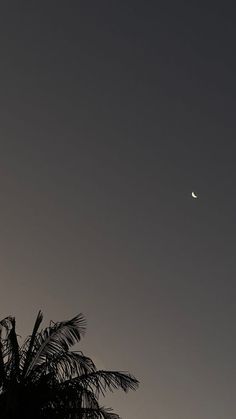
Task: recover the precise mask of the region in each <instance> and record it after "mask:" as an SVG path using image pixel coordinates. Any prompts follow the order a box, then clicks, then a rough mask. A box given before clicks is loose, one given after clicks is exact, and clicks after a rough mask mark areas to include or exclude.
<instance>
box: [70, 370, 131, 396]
mask: <svg viewBox="0 0 236 419" xmlns="http://www.w3.org/2000/svg"><path fill="white" fill-rule="evenodd" d="M71 382H72V383H73V384H74V385H76V384H79V385H82V386H85V387H87V388H89V389H91V390H93V391H95V392H96V394H102V395H103V396H104V395H105V392H106V391H107V390H110V391H113V390H117V389H122V390H123V391H124V392H127V391H128V390H136V389H137V388H138V385H139V381H138V380H137V379H136V378H135V377H133V376H132V375H130V374H128V373H126V372H122V371H104V370H97V371H95V372H92V373H90V374H84V375H81V376H80V377H78V378H74V379H73V380H71Z"/></svg>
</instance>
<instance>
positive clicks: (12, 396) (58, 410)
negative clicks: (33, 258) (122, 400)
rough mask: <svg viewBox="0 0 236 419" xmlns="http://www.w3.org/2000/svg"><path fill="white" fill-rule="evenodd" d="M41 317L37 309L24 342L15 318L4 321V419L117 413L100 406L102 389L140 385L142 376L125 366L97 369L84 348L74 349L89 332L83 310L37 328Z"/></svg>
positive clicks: (0, 379)
mask: <svg viewBox="0 0 236 419" xmlns="http://www.w3.org/2000/svg"><path fill="white" fill-rule="evenodd" d="M42 320H43V315H42V312H41V311H39V313H38V316H37V318H36V321H35V324H34V328H33V331H32V334H31V335H30V336H28V338H27V339H26V340H25V342H24V343H23V345H22V346H21V347H20V346H19V343H18V336H17V333H16V328H15V326H16V323H15V318H14V317H6V318H5V319H3V320H2V321H0V416H1V419H18V418H23V419H43V418H45V419H46V418H48V419H87V418H89V419H100V418H101V419H118V418H119V416H118V415H116V414H115V413H113V411H112V409H107V408H104V407H102V406H100V404H99V395H105V392H106V391H107V390H111V391H113V390H114V389H119V388H120V389H122V390H124V391H125V392H127V391H128V390H129V389H132V390H136V389H137V387H138V380H137V379H136V378H135V377H133V376H131V375H130V374H129V373H126V372H119V371H104V370H98V369H97V368H96V366H95V365H94V363H93V361H92V360H91V359H90V358H88V357H86V356H85V355H84V354H83V353H82V352H80V351H71V350H70V347H71V346H73V345H74V344H76V343H77V342H79V341H80V339H81V337H82V336H83V335H84V333H85V327H86V324H85V319H84V316H83V315H82V314H79V315H77V316H76V317H74V318H72V319H71V320H68V321H62V322H57V323H54V322H50V324H49V326H48V327H47V328H45V329H42V330H41V331H39V328H40V325H41V323H42Z"/></svg>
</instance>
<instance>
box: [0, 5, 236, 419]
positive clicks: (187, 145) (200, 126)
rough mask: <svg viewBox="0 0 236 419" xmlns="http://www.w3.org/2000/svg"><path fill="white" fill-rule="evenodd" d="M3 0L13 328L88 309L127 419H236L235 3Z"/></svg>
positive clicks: (1, 228) (1, 244) (6, 256)
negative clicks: (134, 384) (124, 373)
mask: <svg viewBox="0 0 236 419" xmlns="http://www.w3.org/2000/svg"><path fill="white" fill-rule="evenodd" d="M3 3H5V4H1V8H0V54H1V66H0V76H1V79H0V80H1V81H0V92H1V94H0V107H1V112H0V120H1V123H0V170H1V176H0V191H1V195H0V201H1V205H0V208H1V218H0V232H1V235H0V250H1V251H0V260H1V265H0V266H1V268H0V273H1V283H2V287H1V289H2V292H1V296H0V303H1V304H0V307H1V317H4V316H6V315H8V314H12V315H15V316H16V317H17V322H18V328H19V331H20V332H21V333H22V335H23V336H25V335H26V334H27V333H29V332H30V330H31V327H32V325H33V321H34V318H35V316H36V314H37V312H38V310H39V309H42V310H43V312H44V313H45V326H46V324H47V321H49V320H50V319H53V320H55V321H56V320H64V319H68V318H70V317H72V316H74V315H75V314H77V313H79V312H81V311H82V312H83V313H84V314H85V316H86V317H87V320H88V331H87V336H86V339H85V340H84V342H83V345H82V348H83V350H84V351H85V352H86V353H87V354H88V355H91V356H92V357H93V358H94V359H95V361H97V362H98V365H99V366H100V365H101V366H103V367H105V368H113V369H122V370H129V371H130V372H132V373H133V374H134V375H136V376H137V378H139V380H140V382H141V385H140V389H139V391H138V392H136V393H130V394H128V395H127V396H126V395H123V394H118V395H114V396H112V398H109V399H108V400H107V402H106V404H107V405H111V406H113V407H114V409H115V410H116V411H118V412H119V413H120V414H121V415H122V416H123V417H124V418H127V419H143V418H153V419H154V418H160V419H222V418H227V419H233V418H235V415H236V406H235V389H236V374H235V371H236V369H235V367H236V362H235V353H236V337H235V336H236V331H235V315H236V306H235V297H236V286H235V277H236V261H235V247H236V199H235V196H234V195H235V182H236V168H235V153H236V145H235V134H236V128H235V98H236V82H235V74H236V58H235V38H236V29H235V11H234V9H233V7H227V6H226V5H223V3H222V5H221V6H217V5H216V4H215V3H214V4H213V3H211V5H210V4H209V7H208V2H207V1H205V2H204V5H203V6H202V7H201V6H200V5H199V4H197V2H195V5H193V6H192V5H190V2H187V1H186V2H184V1H182V2H176V1H174V0H173V1H169V2H168V4H167V2H165V4H163V5H161V4H159V3H160V2H157V1H146V2H144V1H137V0H136V1H129V0H126V1H108V0H106V1H105V0H101V1H99V2H98V1H97V0H96V1H95V0H93V1H86V2H85V1H84V2H82V1H79V0H77V1H67V2H65V1H60V0H57V1H51V0H49V1H47V2H43V1H38V2H31V1H11V2H3ZM209 3H210V2H209ZM192 190H194V191H196V192H197V193H198V194H199V199H198V200H194V199H192V198H191V191H192Z"/></svg>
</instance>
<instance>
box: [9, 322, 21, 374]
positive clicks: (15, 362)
mask: <svg viewBox="0 0 236 419" xmlns="http://www.w3.org/2000/svg"><path fill="white" fill-rule="evenodd" d="M11 323H12V328H11V330H10V331H9V334H8V340H9V347H10V351H11V354H10V359H11V376H12V377H17V376H18V374H19V366H20V355H19V344H18V340H17V335H16V321H15V318H12V321H11Z"/></svg>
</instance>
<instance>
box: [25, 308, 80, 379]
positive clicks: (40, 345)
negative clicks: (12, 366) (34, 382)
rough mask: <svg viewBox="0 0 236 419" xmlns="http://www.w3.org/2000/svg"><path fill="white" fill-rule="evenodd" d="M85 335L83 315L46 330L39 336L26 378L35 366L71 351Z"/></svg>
mask: <svg viewBox="0 0 236 419" xmlns="http://www.w3.org/2000/svg"><path fill="white" fill-rule="evenodd" d="M84 333H85V319H84V317H83V315H82V314H79V315H78V316H75V317H74V318H73V319H71V320H68V321H64V322H58V323H55V324H54V325H53V326H49V327H47V328H46V329H44V330H43V331H42V332H41V333H39V334H38V336H37V342H35V345H34V354H33V359H32V361H31V362H30V364H29V366H28V368H27V371H26V373H25V376H28V375H29V374H30V372H31V371H32V370H33V369H34V367H35V366H37V365H40V364H42V363H43V362H44V361H45V359H46V358H47V357H51V356H53V355H55V354H57V353H60V352H61V351H67V350H69V348H70V346H72V345H74V344H75V343H76V342H78V341H80V339H81V336H82V335H83V334H84Z"/></svg>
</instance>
